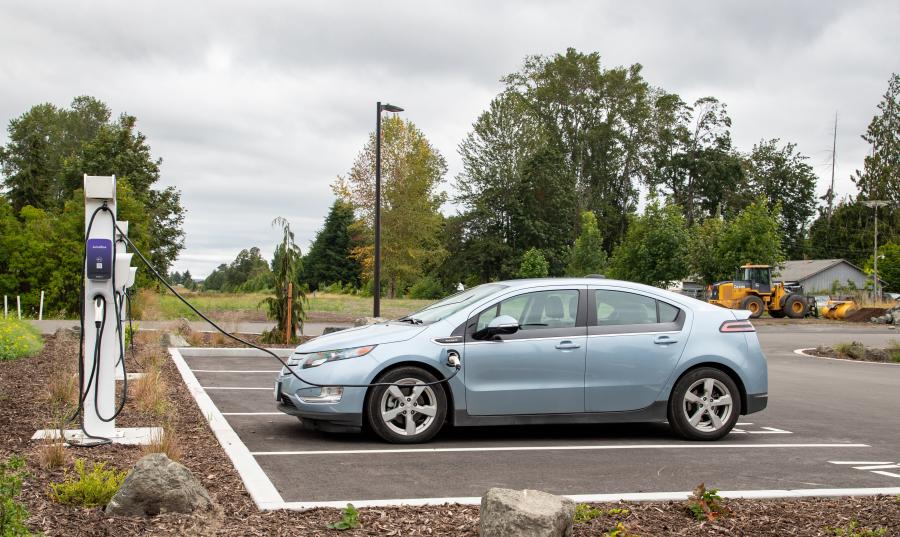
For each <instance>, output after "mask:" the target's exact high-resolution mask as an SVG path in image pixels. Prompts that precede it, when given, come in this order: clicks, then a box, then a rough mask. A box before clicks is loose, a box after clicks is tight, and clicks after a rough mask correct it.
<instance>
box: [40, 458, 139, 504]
mask: <svg viewBox="0 0 900 537" xmlns="http://www.w3.org/2000/svg"><path fill="white" fill-rule="evenodd" d="M75 474H76V475H74V476H73V475H71V474H70V473H69V472H68V471H67V472H66V480H65V481H63V482H62V483H52V484H51V485H50V497H51V498H53V499H54V500H55V501H57V502H59V503H65V504H70V505H81V506H83V507H101V506H104V505H106V504H108V503H109V500H111V499H112V497H113V496H114V495H115V494H116V491H118V490H119V487H121V486H122V482H123V481H125V476H127V475H128V472H126V471H122V472H117V471H116V470H107V469H106V464H105V463H102V462H98V463H94V465H93V466H92V467H91V471H90V472H89V471H87V470H85V469H84V459H78V460H76V461H75Z"/></svg>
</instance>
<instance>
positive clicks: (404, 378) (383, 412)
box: [366, 367, 447, 444]
mask: <svg viewBox="0 0 900 537" xmlns="http://www.w3.org/2000/svg"><path fill="white" fill-rule="evenodd" d="M437 380H438V379H436V378H435V377H434V375H432V374H431V373H429V372H428V371H425V370H424V369H421V368H418V367H400V368H398V369H394V370H391V371H388V372H387V373H386V374H385V375H383V376H382V377H381V378H379V379H378V380H377V381H376V382H389V383H392V384H398V385H397V386H376V387H375V388H373V389H372V390H370V391H369V394H368V399H367V401H366V419H367V421H368V424H369V427H370V428H371V429H372V431H373V432H374V433H375V434H377V435H378V436H379V437H381V438H382V439H383V440H385V441H387V442H391V443H394V444H416V443H420V442H427V441H429V440H431V439H432V438H433V437H434V435H436V434H437V433H438V431H440V429H441V427H442V426H443V424H444V420H445V418H446V417H447V396H446V394H445V393H444V388H443V385H442V384H432V385H428V384H429V383H432V382H436V381H437Z"/></svg>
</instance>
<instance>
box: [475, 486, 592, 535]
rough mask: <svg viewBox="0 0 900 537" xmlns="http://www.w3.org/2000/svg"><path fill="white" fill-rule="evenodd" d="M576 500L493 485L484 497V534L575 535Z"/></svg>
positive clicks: (482, 519)
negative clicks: (573, 525)
mask: <svg viewBox="0 0 900 537" xmlns="http://www.w3.org/2000/svg"><path fill="white" fill-rule="evenodd" d="M574 518H575V502H573V501H572V500H570V499H568V498H563V497H561V496H554V495H553V494H548V493H546V492H541V491H539V490H510V489H501V488H492V489H490V490H488V491H487V494H485V495H484V496H483V497H482V498H481V531H480V533H481V537H513V536H516V537H561V536H569V535H572V524H573V521H574Z"/></svg>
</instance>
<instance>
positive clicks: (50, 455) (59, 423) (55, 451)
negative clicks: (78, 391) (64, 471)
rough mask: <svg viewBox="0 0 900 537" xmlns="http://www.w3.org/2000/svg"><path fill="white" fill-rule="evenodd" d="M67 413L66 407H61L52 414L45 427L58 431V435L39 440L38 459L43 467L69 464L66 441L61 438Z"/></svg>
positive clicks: (58, 466)
mask: <svg viewBox="0 0 900 537" xmlns="http://www.w3.org/2000/svg"><path fill="white" fill-rule="evenodd" d="M76 397H77V395H76ZM67 415H68V410H67V408H66V407H61V408H60V409H59V410H58V412H57V413H56V415H55V416H54V418H53V421H52V423H51V424H50V426H49V427H47V429H50V430H55V431H58V432H59V437H57V438H50V437H48V438H44V439H43V440H41V445H40V447H39V448H38V460H39V461H40V463H41V466H43V467H44V468H47V469H52V468H62V467H63V466H68V464H69V453H68V452H67V451H66V443H65V441H64V440H63V438H64V435H63V432H64V431H65V429H66V422H67V419H66V417H67Z"/></svg>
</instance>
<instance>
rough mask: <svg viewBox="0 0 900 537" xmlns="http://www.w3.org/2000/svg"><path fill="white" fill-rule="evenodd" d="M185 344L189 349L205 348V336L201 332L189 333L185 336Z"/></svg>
mask: <svg viewBox="0 0 900 537" xmlns="http://www.w3.org/2000/svg"><path fill="white" fill-rule="evenodd" d="M186 339H187V342H188V343H189V344H190V346H191V347H205V346H206V334H204V333H203V332H191V333H190V334H188V336H187V338H186Z"/></svg>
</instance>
